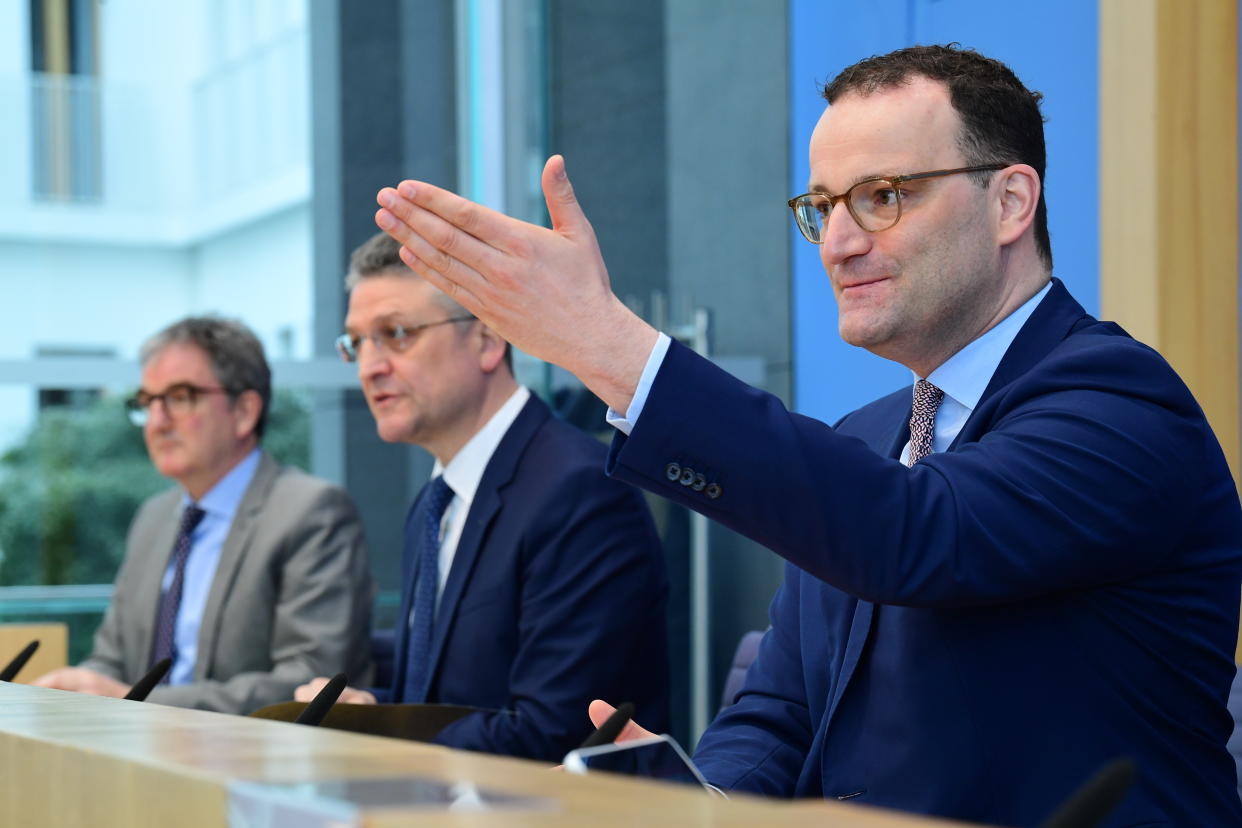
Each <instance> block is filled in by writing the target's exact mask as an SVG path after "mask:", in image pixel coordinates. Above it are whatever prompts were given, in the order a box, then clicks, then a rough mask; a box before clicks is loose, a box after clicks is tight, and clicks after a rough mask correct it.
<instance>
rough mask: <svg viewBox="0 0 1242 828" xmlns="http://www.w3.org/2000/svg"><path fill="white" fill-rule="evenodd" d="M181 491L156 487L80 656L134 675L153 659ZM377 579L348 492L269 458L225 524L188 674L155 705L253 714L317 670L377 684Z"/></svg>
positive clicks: (122, 676)
mask: <svg viewBox="0 0 1242 828" xmlns="http://www.w3.org/2000/svg"><path fill="white" fill-rule="evenodd" d="M180 513H181V490H180V489H174V490H171V491H168V492H164V493H163V494H159V495H156V496H155V497H153V498H151V499H150V500H148V501H147V502H146V503H144V504H143V505H142V508H140V509H139V510H138V514H137V515H136V516H135V517H134V521H133V523H132V524H130V528H129V537H128V541H127V545H126V546H127V548H126V553H125V561H124V563H123V564H122V565H121V570H120V572H119V573H118V574H117V578H116V583H115V586H114V589H113V594H112V602H111V604H110V605H109V607H108V611H107V613H106V614H105V615H104V620H103V623H102V624H101V625H100V627H99V630H98V632H97V633H96V634H95V646H94V650H93V652H92V653H91V655H90V657H89V658H88V659H87V660H86V661H85V662H83V664H82V666H83V667H89V668H90V669H92V670H96V671H98V672H100V673H104V674H105V675H109V676H112V677H113V678H116V679H118V680H120V681H124V682H127V683H128V682H133V681H136V680H137V679H138V678H140V677H141V676H142V675H143V673H145V672H146V671H147V670H148V669H149V668H150V666H151V646H152V637H153V636H154V627H155V613H156V607H157V604H158V602H159V595H160V581H161V579H162V577H163V574H164V571H165V569H166V568H167V566H168V559H169V555H170V554H171V552H172V547H173V542H174V540H175V535H176V532H177V525H178V520H179V517H180ZM371 599H372V585H371V575H370V569H369V566H368V563H367V555H366V547H365V543H364V539H363V533H362V525H361V523H360V522H359V520H358V514H357V511H356V510H355V509H354V504H353V502H352V501H351V500H350V499H349V496H348V495H347V494H346V493H345V492H344V491H343V490H341V489H339V488H337V487H335V486H332V485H330V484H328V483H326V482H324V481H322V480H319V479H318V478H315V477H311V476H310V475H307V474H304V473H303V472H301V471H299V470H297V469H292V468H285V467H282V466H280V465H278V464H277V463H276V462H275V461H274V460H272V459H271V457H269V456H268V455H267V453H266V452H264V453H263V454H262V457H261V458H260V460H259V466H258V468H257V469H256V470H255V474H254V479H253V480H251V481H250V486H249V487H248V488H247V489H246V493H245V495H244V496H243V497H242V500H241V503H240V504H238V508H237V514H236V516H235V517H234V518H233V525H232V526H231V527H230V528H229V533H228V537H227V538H226V540H225V542H224V548H223V549H222V550H221V551H220V563H219V566H218V567H217V569H216V574H215V578H214V580H213V581H212V584H211V589H210V592H209V593H208V597H207V605H206V607H205V609H204V611H203V619H202V624H201V627H200V631H199V641H198V658H197V662H196V663H195V665H194V674H193V681H192V682H191V683H189V684H184V685H179V686H175V687H172V686H168V685H161V686H159V687H157V688H156V689H155V690H153V691H152V692H151V695H150V696H148V699H149V700H150V701H154V702H158V703H160V704H169V705H175V706H178V707H197V708H202V709H205V710H218V711H222V712H227V713H249V712H251V711H253V710H255V709H257V708H259V707H263V706H264V705H267V704H273V703H275V702H278V701H286V700H288V699H291V698H293V690H294V688H295V687H297V686H298V685H299V684H302V683H303V682H305V681H307V680H309V679H311V678H313V677H314V676H330V675H333V674H335V673H338V672H345V673H346V674H347V675H348V676H349V680H350V683H351V684H354V685H362V686H366V685H367V683H368V682H369V680H370V652H369V650H370V646H369V636H370V628H371V625H370V620H371Z"/></svg>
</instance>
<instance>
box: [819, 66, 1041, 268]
mask: <svg viewBox="0 0 1242 828" xmlns="http://www.w3.org/2000/svg"><path fill="white" fill-rule="evenodd" d="M915 77H924V78H928V79H929V80H934V81H941V82H943V83H944V84H945V86H947V87H948V89H949V100H950V101H951V102H952V104H953V109H954V110H955V111H956V112H957V114H958V117H959V118H961V121H962V132H961V135H960V136H958V143H959V145H960V147H961V150H962V156H963V159H964V161H965V163H966V164H968V165H974V164H990V163H1004V164H1029V165H1030V166H1031V167H1033V168H1034V169H1035V172H1036V173H1037V174H1038V175H1039V182H1040V185H1041V186H1040V193H1039V204H1038V205H1037V206H1036V208H1035V245H1036V247H1037V248H1038V250H1039V255H1040V256H1041V257H1042V258H1043V260H1044V263H1045V264H1047V266H1048V268H1049V269H1051V268H1052V242H1051V240H1050V239H1049V237H1048V206H1047V202H1046V201H1045V200H1044V187H1043V183H1044V167H1045V164H1046V161H1047V158H1046V156H1047V153H1046V151H1045V149H1044V118H1043V116H1042V115H1041V114H1040V112H1039V102H1040V101H1041V100H1042V99H1043V95H1041V94H1040V93H1038V92H1035V91H1032V90H1030V89H1027V88H1026V87H1025V86H1024V85H1023V84H1022V81H1020V80H1018V76H1017V75H1015V74H1014V73H1013V70H1012V69H1010V68H1009V67H1008V66H1006V65H1005V64H1003V63H1001V62H1000V61H999V60H994V59H992V58H989V57H985V56H983V55H981V54H979V53H978V52H976V51H974V50H973V49H963V48H961V47H960V46H958V45H957V44H956V43H951V44H949V45H947V46H910V47H909V48H906V49H898V50H897V51H895V52H889V53H888V54H886V55H876V56H874V57H869V58H867V59H866V60H862V61H859V62H858V63H855V64H854V65H853V66H850V67H848V68H846V69H844V70H843V71H842V72H841V74H839V75H837V76H836V77H835V78H833V79H832V80H831V81H830V82H829V83H827V84H826V85H825V86H824V98H825V99H827V101H828V103H829V104H832V103H833V102H834V101H836V100H837V99H838V98H840V97H842V96H843V95H846V94H848V93H855V94H859V95H870V94H872V93H873V92H878V91H881V90H884V89H889V88H891V87H894V86H898V85H900V84H905V83H908V82H909V81H910V80H911V79H912V78H915ZM895 172H904V170H896V171H895ZM916 172H917V171H916ZM972 175H973V176H974V177H975V180H976V181H978V182H979V183H980V184H984V183H986V182H987V181H988V180H989V179H990V176H991V175H992V173H990V172H984V173H972Z"/></svg>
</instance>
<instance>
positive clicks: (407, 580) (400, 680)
mask: <svg viewBox="0 0 1242 828" xmlns="http://www.w3.org/2000/svg"><path fill="white" fill-rule="evenodd" d="M426 491H427V487H426V486H424V487H423V488H422V489H420V490H419V492H418V494H417V495H416V496H415V497H414V502H413V503H411V504H410V509H409V511H408V512H406V513H405V531H404V532H403V533H402V547H401V608H400V609H399V610H398V611H397V620H396V623H395V624H394V639H393V649H392V658H393V662H392V663H393V671H392V686H391V693H392V696H391V698H390V699H389V701H392V702H398V701H401V697H402V694H403V693H404V692H405V674H406V664H407V663H408V661H409V657H410V656H409V646H410V636H409V633H410V612H411V611H413V609H414V588H415V585H416V584H417V583H418V569H419V567H418V554H417V552H416V550H415V540H414V539H415V538H416V537H417V535H415V533H414V527H413V526H412V525H411V521H413V520H414V515H416V514H417V513H418V504H419V503H421V502H422V500H423V496H424V495H425V494H426Z"/></svg>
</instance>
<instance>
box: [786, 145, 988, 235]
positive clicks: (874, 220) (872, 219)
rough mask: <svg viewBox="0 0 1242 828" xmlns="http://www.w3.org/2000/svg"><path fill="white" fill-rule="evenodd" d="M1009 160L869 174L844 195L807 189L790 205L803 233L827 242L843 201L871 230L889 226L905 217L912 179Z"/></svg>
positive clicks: (982, 169)
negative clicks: (904, 191) (905, 190)
mask: <svg viewBox="0 0 1242 828" xmlns="http://www.w3.org/2000/svg"><path fill="white" fill-rule="evenodd" d="M1007 166H1009V165H1008V164H977V165H975V166H973V167H957V168H955V169H952V170H932V171H931V172H921V173H910V174H907V175H887V176H881V177H878V178H868V179H865V180H863V181H859V182H858V183H857V184H854V185H853V186H852V187H850V188H849V189H848V190H846V191H845V192H843V193H841V195H831V194H829V193H803V194H802V195H800V196H795V197H793V198H791V199H789V209H791V210H793V214H794V222H795V223H796V224H797V225H798V229H799V230H800V231H802V236H803V238H805V239H806V240H807V241H809V242H810V243H811V244H823V243H824V225H825V224H827V222H828V217H829V216H830V215H832V210H833V208H834V207H836V206H837V204H838V203H839V202H842V201H844V202H845V207H846V209H847V210H849V211H850V215H851V216H853V217H854V221H855V222H857V223H858V226H859V227H861V228H862V229H863V230H866V231H867V232H868V233H878V232H880V231H881V230H887V229H888V228H890V227H892V226H893V225H894V224H896V223H897V222H898V221H900V220H901V187H902V185H903V184H906V183H907V182H910V181H919V180H921V179H924V178H940V177H941V176H945V175H958V174H959V173H972V172H987V171H993V170H1003V169H1005V167H1007Z"/></svg>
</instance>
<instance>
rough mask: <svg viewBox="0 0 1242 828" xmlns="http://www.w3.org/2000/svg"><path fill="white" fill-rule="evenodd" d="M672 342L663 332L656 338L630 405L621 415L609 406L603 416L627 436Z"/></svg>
mask: <svg viewBox="0 0 1242 828" xmlns="http://www.w3.org/2000/svg"><path fill="white" fill-rule="evenodd" d="M672 342H673V340H671V339H669V338H668V334H664V333H662V334H660V336H659V337H658V338H657V339H656V343H655V345H653V346H652V348H651V355H650V356H648V357H647V364H646V365H644V366H643V375H642V376H641V377H639V378H638V387H637V388H635V389H634V397H633V398H632V399H631V400H630V407H629V408H628V409H627V410H626V412H625V416H624V417H622V416H621V415H620V414H618V413H617V412H616V411H613V410H612V409H611V408H609V409H608V413H607V414H606V415H605V416H604V420H605V421H606V422H607V423H608V425H610V426H612V427H613V428H615V429H617V430H618V431H620V432H621V433H622V434H625V435H627V436H628V435H629V433H630V432H631V431H633V430H634V424H635V423H637V422H638V418H639V417H640V416H641V415H642V413H643V406H644V405H646V404H647V394H648V393H650V391H651V384H652V383H653V382H655V377H656V374H657V373H659V371H660V366H661V365H662V364H664V355H665V354H667V353H668V346H669V345H670V344H672Z"/></svg>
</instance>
